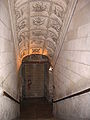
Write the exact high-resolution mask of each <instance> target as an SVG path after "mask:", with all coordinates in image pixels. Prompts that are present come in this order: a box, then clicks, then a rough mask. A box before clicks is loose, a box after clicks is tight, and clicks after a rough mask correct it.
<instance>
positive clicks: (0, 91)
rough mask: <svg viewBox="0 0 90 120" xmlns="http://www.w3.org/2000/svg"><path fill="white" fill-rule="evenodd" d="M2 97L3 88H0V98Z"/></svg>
mask: <svg viewBox="0 0 90 120" xmlns="http://www.w3.org/2000/svg"><path fill="white" fill-rule="evenodd" d="M2 95H3V88H2V87H0V96H2Z"/></svg>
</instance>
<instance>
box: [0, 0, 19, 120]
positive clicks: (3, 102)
mask: <svg viewBox="0 0 90 120" xmlns="http://www.w3.org/2000/svg"><path fill="white" fill-rule="evenodd" d="M0 87H2V89H4V90H5V91H6V92H8V93H9V94H10V95H11V96H12V97H14V98H15V99H18V80H17V71H16V57H15V48H14V40H13V35H12V30H11V23H10V16H9V9H8V0H0ZM19 114H20V113H19V104H17V103H16V102H14V101H12V100H10V99H9V98H7V97H5V96H1V95H0V120H11V119H13V118H16V117H17V116H18V115H19Z"/></svg>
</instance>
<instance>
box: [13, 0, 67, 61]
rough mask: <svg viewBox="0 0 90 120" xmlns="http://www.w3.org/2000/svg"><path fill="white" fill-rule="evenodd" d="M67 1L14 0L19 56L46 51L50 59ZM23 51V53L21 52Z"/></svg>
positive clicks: (58, 34)
mask: <svg viewBox="0 0 90 120" xmlns="http://www.w3.org/2000/svg"><path fill="white" fill-rule="evenodd" d="M67 4H68V0H14V10H15V11H14V13H15V26H16V33H17V40H18V47H19V50H20V54H21V56H23V54H25V51H27V50H28V54H36V53H41V51H42V54H44V51H47V56H48V57H49V58H50V59H52V58H53V54H54V51H55V48H56V45H57V41H58V40H59V36H60V31H61V27H62V24H63V19H64V15H65V12H66V9H67ZM23 51H24V52H23Z"/></svg>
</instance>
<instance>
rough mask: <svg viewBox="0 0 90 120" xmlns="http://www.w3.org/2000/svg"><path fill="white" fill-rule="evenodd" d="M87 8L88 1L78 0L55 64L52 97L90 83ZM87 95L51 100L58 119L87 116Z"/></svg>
mask: <svg viewBox="0 0 90 120" xmlns="http://www.w3.org/2000/svg"><path fill="white" fill-rule="evenodd" d="M89 11H90V1H89V0H87V2H86V1H85V0H79V1H78V3H77V6H76V9H75V12H74V15H73V17H72V20H71V23H70V26H69V29H68V32H67V34H66V38H65V39H64V44H63V46H62V49H61V52H60V53H59V56H58V58H57V61H56V65H55V68H54V84H55V89H54V99H59V98H63V97H65V96H68V95H71V94H73V93H76V92H79V91H82V90H85V89H87V88H89V87H90V37H89V35H90V13H89ZM63 32H64V31H63ZM60 41H62V39H60ZM59 50H60V48H59ZM56 56H57V53H56ZM89 99H90V93H87V94H83V95H80V96H77V97H73V98H70V99H67V100H63V101H61V102H59V103H56V104H54V114H55V116H57V117H59V119H60V120H89V119H90V110H89V109H90V102H89Z"/></svg>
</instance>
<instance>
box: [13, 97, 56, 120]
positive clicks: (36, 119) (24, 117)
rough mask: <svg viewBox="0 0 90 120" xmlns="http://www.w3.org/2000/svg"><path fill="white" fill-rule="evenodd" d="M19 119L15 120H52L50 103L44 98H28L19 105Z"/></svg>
mask: <svg viewBox="0 0 90 120" xmlns="http://www.w3.org/2000/svg"><path fill="white" fill-rule="evenodd" d="M20 112H21V115H20V118H17V119H15V120H54V118H53V114H52V103H50V102H48V101H47V100H46V99H45V98H28V99H24V100H23V101H22V103H21V111H20Z"/></svg>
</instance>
